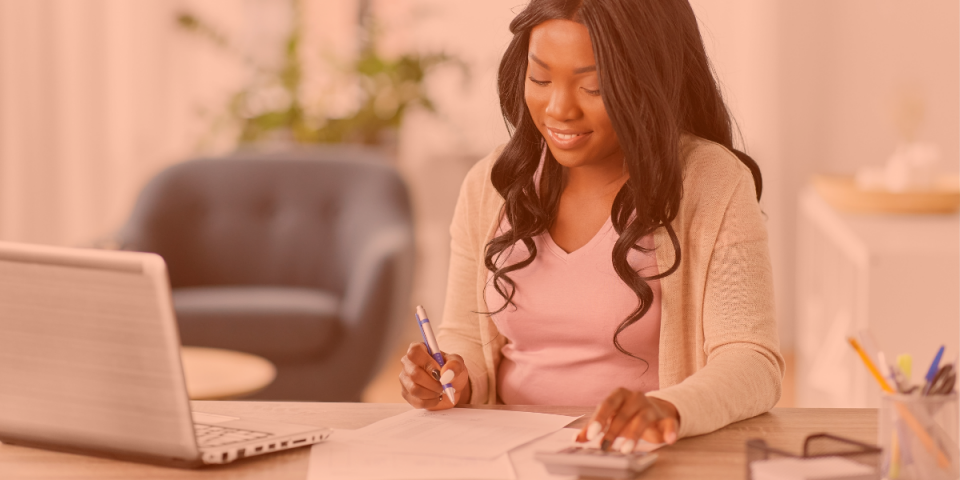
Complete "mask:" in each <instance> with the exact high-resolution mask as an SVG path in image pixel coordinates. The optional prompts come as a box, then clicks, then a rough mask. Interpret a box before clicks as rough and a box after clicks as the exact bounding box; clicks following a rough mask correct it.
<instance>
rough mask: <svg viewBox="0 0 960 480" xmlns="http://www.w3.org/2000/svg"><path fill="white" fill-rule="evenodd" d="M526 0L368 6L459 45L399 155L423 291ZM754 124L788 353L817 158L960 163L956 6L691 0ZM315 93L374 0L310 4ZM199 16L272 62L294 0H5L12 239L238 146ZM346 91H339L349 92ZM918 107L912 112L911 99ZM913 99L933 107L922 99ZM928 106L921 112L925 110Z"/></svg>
mask: <svg viewBox="0 0 960 480" xmlns="http://www.w3.org/2000/svg"><path fill="white" fill-rule="evenodd" d="M520 3H521V2H517V1H516V0H510V1H506V0H488V1H485V2H460V1H453V2H451V1H442V0H379V1H372V2H362V5H363V6H364V8H369V9H370V11H371V12H372V14H373V16H374V18H375V19H376V20H377V22H378V24H379V25H380V28H381V32H382V36H381V38H380V42H379V44H378V45H379V46H380V48H381V50H382V53H383V55H384V56H390V55H398V54H401V53H403V52H410V51H419V52H438V51H443V52H446V53H448V54H451V55H455V56H456V57H458V58H459V59H461V60H462V61H463V62H464V63H465V64H466V65H467V66H468V67H469V74H468V75H465V74H464V72H463V71H462V70H461V69H459V68H455V67H454V66H452V65H447V66H441V67H438V68H437V69H436V70H435V71H434V72H433V73H432V74H431V75H430V76H429V77H428V78H427V80H426V82H427V90H428V92H429V93H430V96H431V98H432V99H433V101H434V103H435V105H436V113H430V112H426V111H423V110H416V109H415V110H412V111H410V112H408V114H407V115H406V117H405V120H404V123H403V125H402V127H401V129H400V132H399V136H398V137H399V140H398V142H397V146H396V150H395V151H396V159H397V160H396V161H397V165H398V167H399V168H400V170H401V171H402V172H403V174H404V176H405V177H406V178H407V179H408V181H409V182H410V184H411V186H412V187H413V195H414V202H415V208H416V212H417V222H418V225H417V234H418V251H419V260H418V269H417V274H416V275H417V280H416V284H415V286H414V299H413V302H414V303H422V304H424V305H425V306H427V307H428V308H429V309H430V311H433V312H440V311H442V308H443V291H444V288H445V278H446V264H447V255H448V254H449V245H448V242H449V236H448V234H447V227H448V222H449V219H450V216H451V215H452V211H453V202H454V201H455V198H456V192H457V189H458V187H459V182H460V180H461V179H462V176H463V175H464V174H465V173H466V170H467V169H468V168H469V167H470V165H472V163H473V162H475V161H476V160H477V159H479V158H481V157H482V156H484V155H486V154H487V153H489V152H490V151H491V150H492V149H493V148H494V147H495V146H496V145H497V144H499V143H502V142H504V141H505V140H506V138H507V136H506V131H505V128H504V126H503V121H502V119H501V117H500V115H499V107H498V101H497V97H496V86H495V79H496V69H497V64H498V62H499V56H500V54H501V53H502V51H503V49H504V48H505V46H506V44H507V43H508V41H509V39H510V35H509V32H508V29H507V26H508V23H509V21H510V19H511V18H512V17H513V15H514V12H516V11H518V9H520V8H522V5H520ZM691 3H692V4H693V6H694V9H695V11H696V13H697V15H698V17H699V19H700V22H701V28H702V33H703V36H704V41H705V43H706V46H707V50H708V53H709V55H710V57H711V59H712V61H713V63H714V66H715V68H716V71H717V74H718V75H719V77H720V80H721V82H722V85H723V89H724V92H725V94H726V99H727V101H728V104H729V106H730V107H731V109H732V112H733V114H734V116H735V117H736V120H737V122H738V125H739V127H740V130H741V132H742V135H743V141H744V145H745V147H746V151H747V152H748V153H750V154H751V155H753V156H754V158H756V159H757V161H758V162H759V163H760V166H761V168H762V171H763V174H764V179H765V186H764V196H763V202H762V206H763V209H764V211H765V212H766V214H767V215H768V225H769V229H770V235H771V250H772V253H773V261H774V269H775V275H776V285H775V290H776V295H777V305H778V312H779V319H780V326H781V337H782V342H783V345H784V348H785V349H786V350H791V349H792V347H793V344H794V328H795V324H794V318H793V317H794V315H793V312H794V310H795V308H794V305H795V298H794V296H795V295H794V293H793V292H794V278H795V250H796V242H795V238H796V223H797V196H798V193H799V192H800V190H801V188H802V187H803V186H804V185H806V184H807V182H808V180H809V177H810V176H811V175H812V174H814V173H821V172H833V173H852V172H854V171H855V170H856V169H857V168H858V167H861V166H864V165H879V164H881V163H883V162H884V161H885V159H886V158H887V157H888V156H889V155H890V153H891V152H892V151H893V149H894V147H895V146H896V145H897V144H898V142H900V141H902V140H920V141H926V142H931V143H934V144H936V145H937V146H939V148H940V150H941V153H942V156H941V158H942V160H941V163H940V165H939V166H938V169H939V170H941V171H943V172H954V173H955V172H957V171H958V158H960V152H958V143H960V142H958V132H960V112H958V107H960V95H958V91H960V88H958V85H960V67H958V63H960V51H958V50H960V48H958V45H960V42H958V38H960V31H958V30H960V29H958V23H960V21H958V18H960V4H958V3H957V2H952V1H931V2H903V1H898V0H842V1H835V0H802V1H801V0H724V1H722V2H720V1H715V0H692V2H691ZM303 5H304V11H303V15H302V26H303V29H304V42H303V44H304V48H303V50H302V54H301V55H302V59H303V63H304V70H305V75H306V78H308V79H312V80H311V81H308V82H307V86H306V87H305V88H304V90H305V92H304V94H305V95H307V96H314V97H316V98H317V99H318V101H320V100H322V99H325V100H324V101H326V102H327V103H326V105H327V106H328V108H341V109H349V108H350V105H351V98H352V97H351V95H353V94H352V93H351V90H350V86H349V85H346V86H345V85H342V84H338V83H337V82H338V80H336V78H334V77H335V76H331V75H330V73H329V72H330V68H331V67H330V65H331V63H330V62H331V60H330V59H340V61H349V59H350V58H351V56H352V55H355V54H356V52H357V50H358V45H359V42H360V39H359V38H360V37H359V33H358V32H359V30H358V18H359V16H358V12H359V10H360V8H361V1H360V0H304V3H303ZM185 10H189V11H191V12H193V13H195V14H197V15H199V16H202V17H203V18H205V19H206V20H207V21H209V22H210V23H211V24H213V25H215V26H216V27H217V28H218V29H219V30H220V31H222V32H224V33H225V34H228V35H229V36H230V37H231V38H233V39H235V40H236V44H237V46H238V47H240V49H242V50H243V51H244V52H247V54H249V55H250V56H252V57H255V58H257V59H258V61H260V62H263V63H265V64H268V65H269V64H271V62H278V61H279V60H280V59H279V56H280V53H279V52H282V49H281V48H278V43H279V42H281V41H282V39H283V35H284V32H286V31H288V30H289V28H290V24H291V22H292V21H293V19H294V17H293V16H292V15H291V11H290V8H289V4H288V2H283V1H279V0H217V1H216V2H210V1H203V0H138V1H136V2H131V1H129V0H85V1H83V2H78V1H72V0H30V1H23V0H0V239H3V240H16V241H29V242H38V243H49V244H63V245H85V244H90V243H92V242H94V241H96V240H97V239H103V238H108V237H109V236H110V235H111V234H112V232H113V231H114V230H115V229H116V228H117V226H118V225H119V224H120V223H121V222H122V221H123V219H124V218H125V217H126V216H127V215H128V213H129V210H130V208H131V206H132V202H133V200H134V198H135V196H136V194H137V192H138V191H139V190H140V188H141V187H142V186H143V184H144V183H145V181H146V180H147V179H148V178H150V177H151V176H152V175H153V174H155V173H156V172H157V171H159V170H160V169H162V168H163V167H164V166H167V165H169V164H171V163H174V162H177V161H180V160H183V159H185V158H188V157H191V156H196V155H199V154H217V153H223V152H227V151H230V150H231V149H233V148H234V147H235V144H234V142H235V135H233V136H231V132H230V131H229V127H224V128H222V129H220V130H218V129H217V128H215V127H213V125H215V124H216V122H217V118H218V114H219V112H221V111H222V110H223V108H224V102H225V101H226V98H227V96H228V92H229V91H231V90H234V89H237V88H240V87H242V86H243V85H244V83H245V82H249V80H250V72H249V71H248V69H246V68H245V66H244V64H243V62H238V61H236V60H234V59H232V58H231V57H229V56H227V55H224V54H223V52H222V51H220V50H218V49H217V48H216V47H215V46H213V45H211V44H210V42H204V41H201V39H198V38H196V36H194V35H188V34H187V33H186V32H184V31H183V29H182V28H179V27H178V26H177V25H176V22H175V21H174V19H175V16H176V15H177V13H178V12H182V11H185ZM338 105H339V106H338ZM911 112H913V113H911ZM916 112H921V113H920V114H917V113H916ZM910 118H914V120H910Z"/></svg>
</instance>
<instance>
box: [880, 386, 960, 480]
mask: <svg viewBox="0 0 960 480" xmlns="http://www.w3.org/2000/svg"><path fill="white" fill-rule="evenodd" d="M958 408H960V403H958V401H957V393H956V392H954V393H951V394H948V395H929V396H921V395H883V396H882V397H881V398H880V413H879V415H880V418H879V426H880V429H879V434H878V435H879V437H878V439H877V440H878V441H877V443H879V444H880V446H881V447H882V448H883V457H882V460H881V472H882V473H883V475H884V477H883V478H886V479H890V480H914V479H925V480H926V479H930V480H939V479H950V480H956V479H957V478H958V477H960V449H958V446H957V437H958V425H960V424H958V416H960V415H958V414H960V411H958Z"/></svg>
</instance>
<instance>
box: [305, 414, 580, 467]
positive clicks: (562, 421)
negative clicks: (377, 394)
mask: <svg viewBox="0 0 960 480" xmlns="http://www.w3.org/2000/svg"><path fill="white" fill-rule="evenodd" d="M575 419H576V417H568V416H563V415H548V414H541V413H528V412H514V411H505V410H480V409H461V408H456V409H451V410H443V411H439V412H429V411H426V410H411V411H409V412H406V413H402V414H400V415H396V416H394V417H391V418H388V419H385V420H382V421H379V422H376V423H374V424H372V425H369V426H367V427H364V428H361V429H359V430H340V431H337V432H336V433H335V434H334V435H333V436H332V437H331V438H330V439H329V440H327V441H326V442H323V443H319V444H317V445H314V446H313V447H312V451H311V454H310V468H309V474H308V479H309V480H321V479H322V480H340V479H358V480H380V479H397V480H403V479H423V480H432V479H455V478H470V479H490V480H512V479H515V478H524V479H526V478H530V479H534V478H550V479H559V478H562V477H557V476H550V475H549V474H547V473H546V469H545V468H543V466H542V465H540V464H539V463H538V462H536V461H535V460H534V459H533V454H534V452H535V451H540V450H548V451H551V450H552V451H555V450H559V449H561V448H563V447H564V446H566V445H569V444H570V443H571V442H572V440H573V436H574V434H575V433H576V431H577V430H576V429H562V427H563V426H565V425H567V424H569V423H570V422H572V421H573V420H575ZM537 439H540V440H539V441H537V442H532V441H533V440H537ZM518 447H519V448H518ZM511 450H513V451H512V452H511ZM508 452H509V453H508ZM515 468H516V471H515Z"/></svg>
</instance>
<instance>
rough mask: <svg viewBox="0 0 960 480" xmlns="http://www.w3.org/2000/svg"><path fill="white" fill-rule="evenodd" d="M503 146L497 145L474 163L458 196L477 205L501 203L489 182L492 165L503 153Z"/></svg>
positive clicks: (491, 183) (497, 193)
mask: <svg viewBox="0 0 960 480" xmlns="http://www.w3.org/2000/svg"><path fill="white" fill-rule="evenodd" d="M504 146H505V144H503V145H499V146H497V147H496V148H494V149H493V151H492V152H490V153H489V154H488V155H487V156H485V157H483V158H481V159H480V160H479V161H477V163H475V164H474V165H473V166H472V167H470V170H469V171H468V172H467V175H466V176H465V177H464V179H463V184H462V185H461V186H460V196H461V197H467V198H468V199H470V200H473V201H475V202H477V203H478V204H496V203H497V202H498V201H500V202H502V200H503V199H502V198H501V197H500V194H499V192H497V190H496V189H495V188H494V187H493V182H492V181H491V180H490V172H491V170H492V169H493V164H494V163H495V162H496V161H497V158H498V157H499V156H500V152H502V151H503V148H504Z"/></svg>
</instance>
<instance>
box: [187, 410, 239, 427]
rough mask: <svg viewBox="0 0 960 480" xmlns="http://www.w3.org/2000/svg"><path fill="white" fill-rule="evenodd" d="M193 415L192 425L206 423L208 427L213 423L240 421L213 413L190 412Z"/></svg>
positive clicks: (236, 418)
mask: <svg viewBox="0 0 960 480" xmlns="http://www.w3.org/2000/svg"><path fill="white" fill-rule="evenodd" d="M191 413H192V414H193V423H206V424H208V425H210V424H215V423H224V422H232V421H234V420H240V417H230V416H227V415H215V414H213V413H203V412H191Z"/></svg>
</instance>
